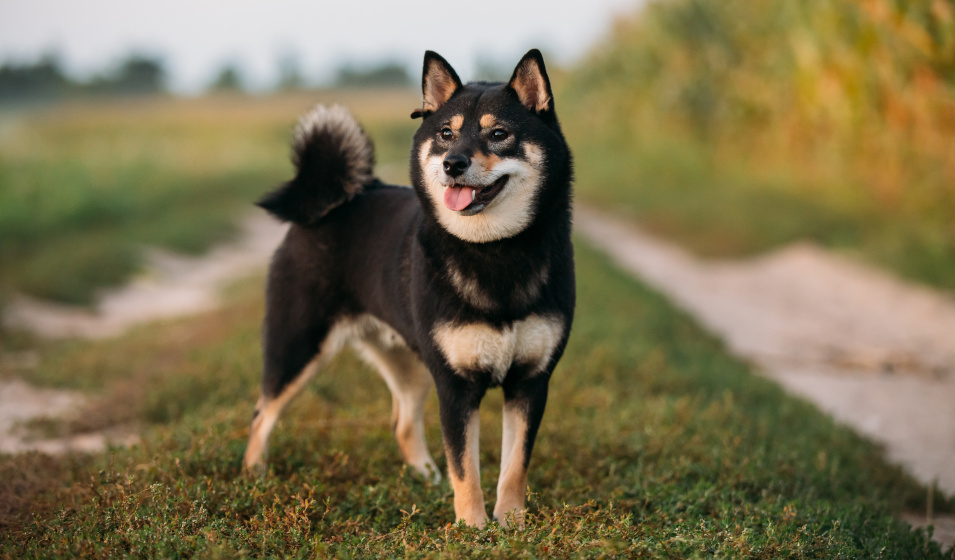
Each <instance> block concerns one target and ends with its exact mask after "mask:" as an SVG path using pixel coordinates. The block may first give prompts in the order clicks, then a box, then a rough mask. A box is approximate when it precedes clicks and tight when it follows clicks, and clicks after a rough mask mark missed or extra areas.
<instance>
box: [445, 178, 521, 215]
mask: <svg viewBox="0 0 955 560" xmlns="http://www.w3.org/2000/svg"><path fill="white" fill-rule="evenodd" d="M508 178H509V176H508V175H502V176H501V177H500V178H499V179H498V180H497V181H494V182H493V183H491V184H490V185H487V186H484V187H480V186H476V185H457V184H452V185H450V186H448V187H445V189H444V205H445V206H447V207H448V209H449V210H453V211H455V212H459V213H461V215H462V216H473V215H475V214H478V213H480V212H481V211H482V210H484V209H485V208H487V205H488V204H490V203H491V201H492V200H494V197H496V196H497V195H498V194H499V193H500V192H501V191H502V190H504V185H506V184H507V180H508Z"/></svg>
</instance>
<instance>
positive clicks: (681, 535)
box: [0, 244, 955, 558]
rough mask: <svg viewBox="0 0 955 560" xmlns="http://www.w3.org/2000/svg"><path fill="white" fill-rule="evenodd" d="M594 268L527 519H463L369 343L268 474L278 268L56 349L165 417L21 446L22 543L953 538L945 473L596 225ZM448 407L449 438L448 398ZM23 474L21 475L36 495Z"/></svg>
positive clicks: (17, 530)
mask: <svg viewBox="0 0 955 560" xmlns="http://www.w3.org/2000/svg"><path fill="white" fill-rule="evenodd" d="M578 272H579V280H580V282H579V305H578V310H579V311H578V317H577V320H576V324H575V326H574V332H573V336H572V340H571V344H570V346H569V348H568V350H567V353H566V355H565V357H564V359H563V361H562V362H561V364H560V366H559V368H558V371H557V372H556V373H555V376H554V379H553V381H552V384H551V395H550V401H549V405H548V412H547V414H546V416H545V419H544V423H543V426H542V429H541V433H540V435H539V438H538V444H537V447H536V449H535V454H534V458H533V460H532V467H531V471H530V477H529V485H530V494H529V495H528V498H529V507H530V511H529V516H528V522H527V528H526V529H525V530H523V531H508V530H503V529H502V528H500V527H499V526H498V525H496V524H491V525H490V526H489V527H488V528H486V529H484V530H475V529H469V528H466V527H463V526H460V525H452V524H450V523H449V522H450V521H452V520H453V515H454V514H453V508H452V505H451V492H450V488H449V487H448V485H447V483H442V484H439V485H431V484H428V483H425V482H423V481H421V480H419V479H418V478H416V477H414V476H412V474H411V473H410V472H409V471H407V470H406V469H405V468H404V467H402V466H401V464H400V458H399V454H398V451H397V449H396V446H395V444H394V442H393V436H392V435H391V433H390V430H389V409H390V397H389V395H388V390H387V388H386V387H385V385H384V383H382V382H381V381H380V380H378V379H376V377H377V376H376V374H375V373H374V372H373V371H371V370H370V369H369V368H367V367H365V366H363V365H362V364H360V363H359V362H358V361H357V360H356V359H355V358H354V357H353V356H350V355H344V356H342V357H340V358H339V359H337V360H335V362H334V363H332V364H331V365H329V366H328V367H327V369H326V370H323V373H320V374H319V375H318V376H317V378H316V379H315V380H313V382H312V383H311V384H310V386H309V388H308V389H307V390H306V391H305V392H304V394H303V395H302V396H301V397H300V398H299V399H298V400H297V401H295V402H294V403H293V404H292V406H291V407H290V410H289V411H288V412H287V413H286V415H285V416H284V418H283V421H282V423H281V424H280V425H279V427H278V428H277V429H276V432H275V435H274V438H273V444H272V446H271V454H270V455H271V462H270V469H269V473H268V475H267V476H266V477H265V478H250V477H247V476H245V475H243V474H241V472H240V461H241V457H242V452H243V449H244V446H245V441H246V438H247V436H248V428H247V425H248V419H249V416H250V414H251V411H252V407H253V404H254V401H255V398H256V393H257V381H258V364H259V359H260V356H259V347H258V344H257V337H258V320H259V318H260V316H261V311H262V301H261V296H260V295H259V294H260V285H259V284H260V282H261V280H259V281H256V282H252V283H247V284H245V285H243V286H241V287H239V288H238V289H237V291H236V292H235V294H234V296H233V297H234V300H233V304H232V305H230V306H229V307H228V308H226V309H224V310H222V311H219V312H216V313H212V314H209V315H206V316H203V317H200V318H197V319H193V320H190V321H180V322H176V323H172V324H169V325H166V326H151V327H145V328H143V329H140V330H138V331H136V332H133V333H131V334H129V335H127V336H125V337H123V338H120V339H117V340H115V341H108V342H100V343H72V344H69V345H66V346H63V345H55V346H54V347H51V348H47V349H45V350H43V349H41V364H40V366H39V369H38V371H37V373H38V375H39V376H40V377H41V378H42V379H45V380H46V382H47V383H56V384H64V383H66V384H70V385H74V386H75V385H76V383H77V382H78V381H77V380H78V379H81V380H87V381H84V383H91V384H92V386H97V387H99V388H100V391H101V393H102V394H103V395H104V400H103V401H101V402H99V403H97V405H96V410H99V411H101V413H102V411H104V410H105V411H108V410H110V409H116V408H117V407H119V409H121V410H125V411H126V414H127V417H126V421H139V422H142V423H145V424H146V425H147V426H150V427H149V428H148V429H147V430H146V431H145V434H144V440H143V442H142V444H141V445H139V446H137V447H134V448H132V449H128V450H126V449H115V450H113V451H112V452H111V453H110V454H109V456H108V457H104V458H91V459H83V458H72V459H71V458H67V459H62V460H60V461H53V460H49V459H42V460H40V458H36V459H31V458H20V457H7V458H3V459H0V473H2V474H3V475H4V479H5V480H8V481H10V482H11V484H10V485H8V486H7V487H5V490H3V491H5V492H7V495H3V494H0V503H15V504H17V506H18V507H17V508H15V509H13V510H12V511H9V512H8V513H7V515H6V517H0V523H3V524H5V528H4V529H2V530H3V531H4V533H3V538H0V555H8V556H10V557H34V556H43V557H76V556H80V557H114V556H132V557H171V556H203V557H230V558H231V557H239V556H282V557H311V556H335V557H393V556H407V557H412V558H423V557H500V558H514V557H528V558H538V557H540V558H543V557H548V558H550V557H558V558H571V557H574V558H576V557H595V558H596V557H602V556H636V557H647V558H674V557H679V558H703V557H752V558H781V557H787V558H818V557H827V558H838V557H841V558H858V557H876V556H880V557H883V558H952V555H953V554H955V553H948V555H943V554H941V552H940V551H939V549H938V547H937V545H935V544H934V543H931V542H929V541H928V540H927V538H926V535H925V534H924V533H923V532H918V531H911V530H909V529H908V527H907V526H906V525H904V524H903V523H901V522H899V521H897V520H895V518H894V514H895V512H897V511H899V509H901V508H903V507H910V508H920V507H924V503H922V497H923V495H924V492H923V490H922V489H920V488H918V487H917V485H916V484H915V483H914V482H912V481H911V480H910V479H908V478H907V477H905V476H904V475H903V474H902V473H901V471H900V470H899V469H897V468H895V467H891V466H888V465H886V463H885V462H884V460H883V459H882V458H881V454H880V451H879V449H877V448H876V447H875V446H873V445H871V444H870V443H868V442H866V441H864V440H862V439H860V438H859V437H857V436H855V435H854V434H853V433H852V432H851V431H849V430H848V429H846V428H842V427H838V426H835V425H834V424H833V422H832V421H830V420H828V419H826V418H825V417H824V416H823V415H821V414H820V413H819V412H817V411H816V410H815V409H814V408H812V407H811V406H809V405H808V404H806V403H804V402H801V401H799V400H796V399H793V398H791V397H787V396H786V395H784V394H783V393H782V391H781V390H780V389H779V388H777V387H776V386H775V385H773V384H772V383H771V382H769V381H767V380H764V379H762V378H759V377H754V376H753V375H752V374H751V373H750V372H749V368H748V367H747V366H745V365H744V364H742V363H740V362H738V361H736V360H733V359H731V358H729V357H727V355H726V354H725V353H724V351H723V349H722V347H721V346H720V344H719V343H717V342H716V341H714V340H713V339H712V338H710V337H708V336H707V335H705V334H703V333H701V332H700V330H699V329H698V328H697V327H695V326H694V325H693V324H692V322H691V321H690V320H689V319H688V318H686V317H684V316H682V315H680V314H679V313H676V312H674V311H673V309H672V308H670V307H669V306H668V305H667V304H666V303H665V302H664V301H663V300H662V299H661V298H660V297H659V296H656V295H653V294H651V293H650V292H648V291H647V290H646V289H644V288H642V287H640V286H638V285H637V284H635V283H634V282H633V281H632V280H631V279H630V278H629V277H627V276H626V275H625V274H623V273H622V272H620V271H617V270H615V269H613V268H611V267H610V266H609V265H608V263H607V262H606V261H605V259H604V258H603V257H600V256H598V255H597V254H596V253H595V252H593V251H592V250H591V249H589V248H587V247H585V246H581V245H580V244H578ZM185 341H188V342H189V344H185V343H184V342H185ZM124 386H125V387H127V389H120V388H121V387H124ZM130 387H132V388H135V389H130ZM501 405H502V399H501V396H500V393H499V392H492V393H491V394H489V395H488V397H487V399H486V402H485V403H484V406H483V408H482V415H481V422H482V424H483V428H484V429H483V430H482V438H481V439H482V442H481V451H482V453H481V464H482V465H483V483H484V484H483V485H484V487H485V489H487V490H489V491H490V490H491V489H493V486H494V481H495V480H496V476H497V474H498V465H499V462H500V451H499V449H500V443H501V441H500V439H501V438H500V421H501V413H500V409H501ZM119 417H120V416H115V415H114V421H115V420H116V419H118V418H119ZM426 420H427V422H426V425H427V431H428V436H429V441H430V443H431V447H432V449H433V450H438V449H440V444H439V441H440V440H439V438H440V433H439V430H438V422H437V407H436V402H435V400H434V399H432V401H431V402H430V403H429V406H428V415H427V417H426ZM75 429H79V428H78V427H76V428H75ZM35 471H38V472H40V473H42V474H43V475H44V476H46V477H47V478H46V480H45V483H44V482H40V481H37V480H36V479H35V478H34V475H33V474H32V473H34V472H35ZM9 488H19V489H21V490H20V492H21V493H19V494H16V500H13V499H12V498H10V497H8V496H9V495H10V491H9ZM492 499H493V498H492ZM953 505H955V504H952V503H950V502H945V501H943V503H942V504H941V509H946V508H947V509H951V507H952V506H953ZM0 513H2V510H0Z"/></svg>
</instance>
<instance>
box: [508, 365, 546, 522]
mask: <svg viewBox="0 0 955 560" xmlns="http://www.w3.org/2000/svg"><path fill="white" fill-rule="evenodd" d="M509 377H510V376H509ZM549 377H550V376H549V374H547V373H541V374H538V375H536V376H534V377H530V378H527V377H525V378H511V379H513V381H512V382H510V383H508V380H505V382H504V387H503V388H504V420H503V435H502V438H501V475H500V478H499V479H498V482H497V503H496V504H495V505H494V519H496V520H497V521H498V523H500V524H501V525H504V526H505V527H508V526H511V527H523V526H524V496H525V494H524V492H525V489H526V488H527V465H528V463H530V460H531V451H532V450H533V449H534V440H535V439H536V438H537V429H538V428H539V427H540V423H541V418H542V417H543V416H544V407H545V405H546V404H547V383H548V380H549Z"/></svg>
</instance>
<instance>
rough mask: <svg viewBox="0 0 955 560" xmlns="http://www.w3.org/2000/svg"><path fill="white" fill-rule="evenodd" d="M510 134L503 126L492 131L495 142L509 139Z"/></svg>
mask: <svg viewBox="0 0 955 560" xmlns="http://www.w3.org/2000/svg"><path fill="white" fill-rule="evenodd" d="M508 136H509V134H508V133H507V131H506V130H504V129H503V128H495V129H494V130H492V131H491V140H494V141H495V142H500V141H502V140H507V137H508Z"/></svg>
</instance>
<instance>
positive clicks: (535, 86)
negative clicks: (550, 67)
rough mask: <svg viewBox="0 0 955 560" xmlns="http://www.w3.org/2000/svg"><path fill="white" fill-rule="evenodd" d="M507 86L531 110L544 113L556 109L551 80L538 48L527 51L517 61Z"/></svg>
mask: <svg viewBox="0 0 955 560" xmlns="http://www.w3.org/2000/svg"><path fill="white" fill-rule="evenodd" d="M507 87H509V88H511V89H513V90H514V91H515V92H516V93H517V98H518V99H520V100H521V104H522V105H524V106H525V107H527V109H528V110H530V111H534V112H535V113H543V112H545V111H551V110H553V109H554V96H553V95H551V90H550V80H549V79H548V78H547V69H545V68H544V57H543V56H541V52H540V51H539V50H537V49H531V50H529V51H527V54H525V55H524V58H522V59H521V61H520V62H518V63H517V67H516V68H514V75H513V76H511V81H510V82H508V83H507Z"/></svg>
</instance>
